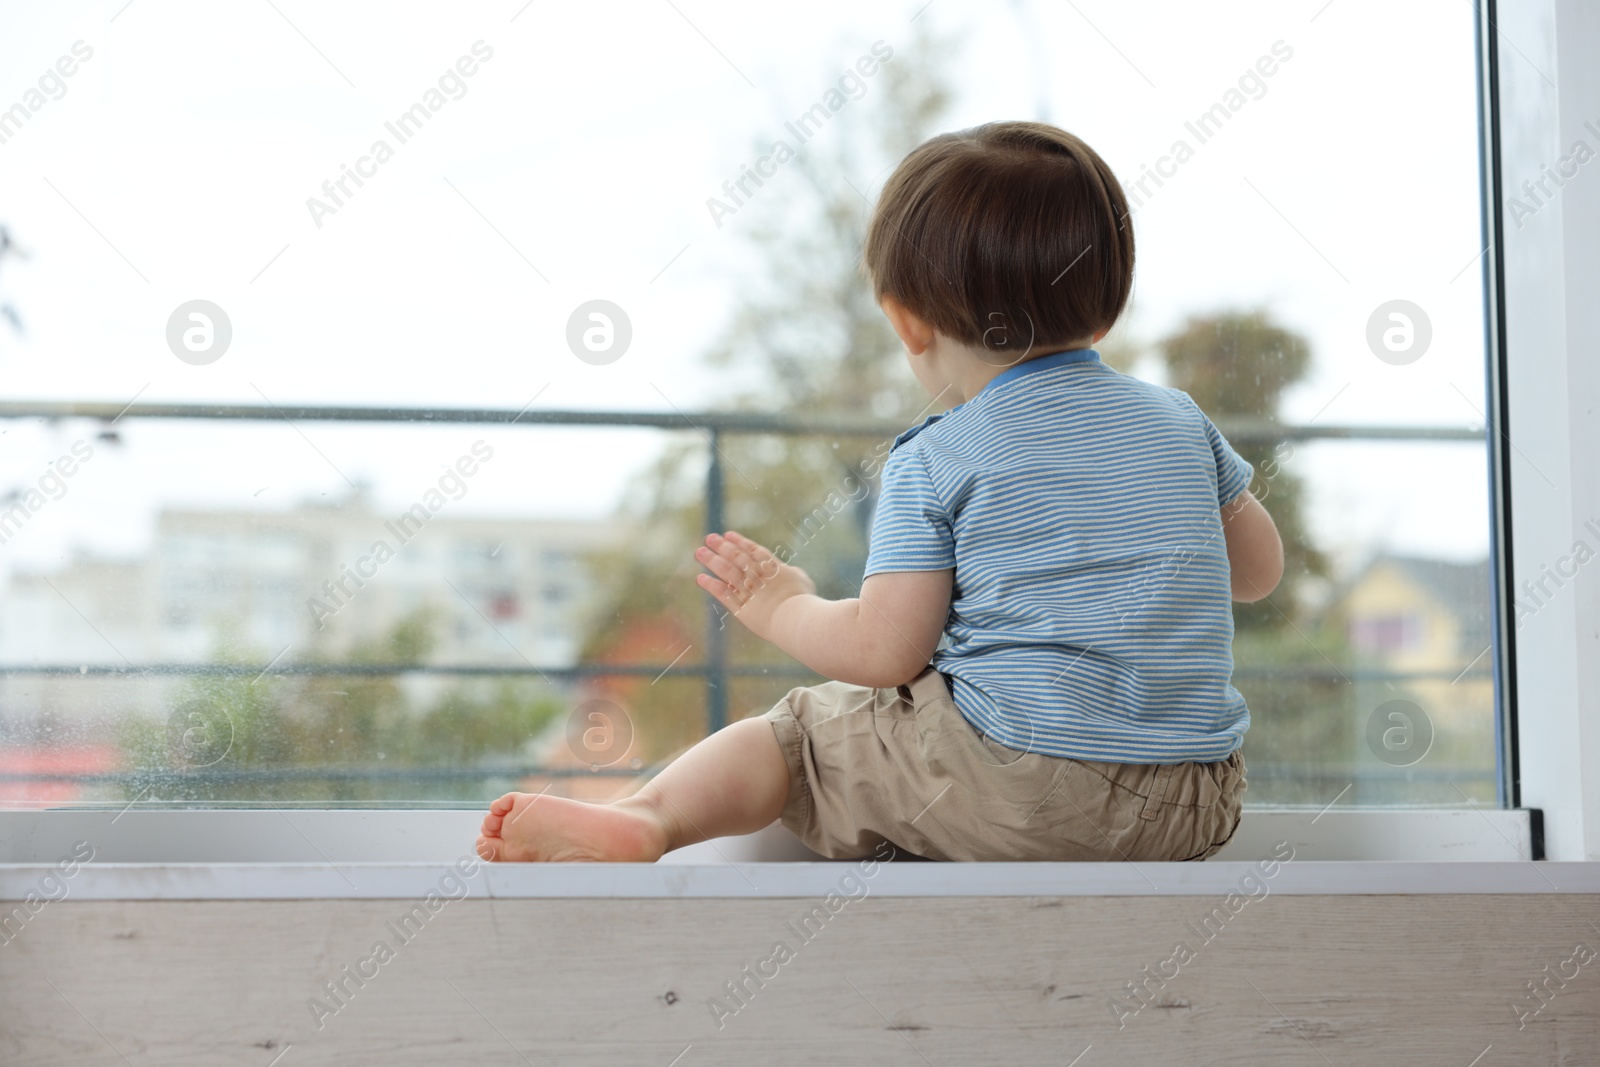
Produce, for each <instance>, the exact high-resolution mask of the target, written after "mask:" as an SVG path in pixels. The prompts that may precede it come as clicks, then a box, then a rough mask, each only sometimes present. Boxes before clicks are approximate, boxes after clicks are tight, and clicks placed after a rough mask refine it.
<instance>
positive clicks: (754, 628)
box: [695, 531, 955, 688]
mask: <svg viewBox="0 0 1600 1067" xmlns="http://www.w3.org/2000/svg"><path fill="white" fill-rule="evenodd" d="M695 558H696V559H697V560H699V562H700V563H701V564H702V565H703V566H705V567H706V568H707V569H708V570H710V571H711V574H702V575H700V576H699V578H698V580H699V583H700V587H701V588H702V589H704V590H706V591H707V592H709V593H710V594H711V595H712V596H714V597H716V598H717V601H718V602H719V603H720V604H722V606H723V607H725V608H727V609H728V610H729V611H730V612H732V613H733V614H734V617H735V618H737V619H738V620H739V621H740V622H742V623H744V624H745V625H746V626H747V627H749V628H750V631H751V632H752V633H754V634H755V635H756V636H757V637H760V638H764V639H765V640H768V641H771V642H772V643H773V644H775V645H777V646H778V647H779V648H781V649H783V651H785V652H787V653H788V654H789V655H791V656H793V657H794V658H795V659H797V660H799V661H800V662H801V663H804V664H805V665H806V666H807V667H810V668H811V669H812V670H814V671H816V672H817V673H818V674H820V675H822V676H824V677H826V678H832V679H835V680H836V681H840V682H849V683H850V684H852V685H865V686H873V687H875V688H890V687H893V686H897V685H903V684H904V683H906V682H909V681H911V679H913V678H915V677H916V676H917V674H918V673H919V672H920V671H921V670H922V669H923V668H924V667H926V666H927V665H928V661H929V660H931V659H932V658H933V652H934V649H935V648H937V647H938V645H939V636H940V635H941V634H942V633H943V632H944V624H945V620H946V619H947V618H948V616H949V614H950V592H951V584H952V582H953V580H954V575H955V572H954V571H953V570H942V571H904V572H889V573H883V574H874V575H872V576H871V577H870V578H868V579H867V580H866V582H865V583H864V584H863V585H862V586H861V595H860V596H859V597H853V598H851V599H849V600H824V599H822V598H821V597H819V596H817V595H816V587H815V586H814V585H812V583H811V579H810V577H809V576H808V575H807V574H806V572H805V571H803V570H801V569H800V568H799V567H791V566H787V565H785V564H783V563H780V562H779V561H778V559H777V557H775V556H774V555H773V554H772V553H771V552H768V551H767V550H766V549H765V548H763V547H761V546H760V545H758V544H756V543H755V542H754V541H751V540H750V539H749V538H747V537H744V536H742V535H740V534H737V533H734V532H732V531H729V532H728V535H727V536H726V537H721V536H718V535H717V534H711V535H709V536H708V537H707V538H706V544H705V547H703V548H700V549H699V550H697V551H696V552H695ZM712 575H715V577H712Z"/></svg>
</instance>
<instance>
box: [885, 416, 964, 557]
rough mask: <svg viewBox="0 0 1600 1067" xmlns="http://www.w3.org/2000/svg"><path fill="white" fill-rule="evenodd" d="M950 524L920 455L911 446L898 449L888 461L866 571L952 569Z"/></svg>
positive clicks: (953, 547) (952, 544)
mask: <svg viewBox="0 0 1600 1067" xmlns="http://www.w3.org/2000/svg"><path fill="white" fill-rule="evenodd" d="M950 526H951V523H950V513H949V512H948V511H947V510H946V509H945V506H944V503H943V502H942V501H941V500H940V499H939V495H938V494H937V493H936V492H934V488H933V480H932V479H931V478H929V477H928V468H927V467H926V466H925V465H924V464H923V462H922V457H921V456H919V455H918V454H916V453H915V452H913V451H911V450H910V449H907V448H897V449H895V450H894V451H893V452H890V453H889V460H888V462H887V463H886V464H884V468H883V485H882V488H880V489H879V492H878V508H877V511H876V512H875V513H874V514H873V516H872V542H871V547H870V548H869V549H868V551H867V568H866V573H867V575H868V576H871V575H873V574H877V573H878V572H880V571H942V570H947V569H949V568H951V567H954V566H955V565H956V551H955V538H954V537H953V536H952V535H951V532H950Z"/></svg>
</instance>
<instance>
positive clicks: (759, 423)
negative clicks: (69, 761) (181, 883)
mask: <svg viewBox="0 0 1600 1067" xmlns="http://www.w3.org/2000/svg"><path fill="white" fill-rule="evenodd" d="M68 418H84V419H97V420H100V421H103V422H105V423H106V424H108V425H111V424H115V423H117V422H120V421H122V420H124V419H199V420H206V421H211V420H221V421H256V422H279V421H283V422H288V423H290V424H291V425H292V424H294V423H295V422H383V423H408V424H414V425H450V424H461V423H476V424H484V425H506V426H510V425H520V426H528V427H535V426H574V427H600V428H645V429H658V430H678V431H684V430H687V431H692V432H695V433H698V434H699V435H700V436H702V437H703V438H704V439H705V442H706V480H705V529H706V530H707V531H708V532H709V531H718V530H722V529H724V528H725V526H726V523H725V521H724V514H723V512H724V507H723V505H724V499H725V498H724V488H725V479H724V471H723V463H724V457H723V452H722V439H723V438H724V437H725V436H729V435H775V436H790V437H837V438H851V439H879V440H885V439H890V438H893V437H894V436H896V435H898V434H899V433H901V432H902V431H903V430H904V429H905V426H904V425H903V424H901V423H898V422H888V421H884V420H871V421H847V420H839V419H829V418H811V417H803V416H795V415H784V414H772V413H765V412H753V411H702V412H683V411H672V412H660V411H564V410H560V409H550V408H545V409H532V408H524V409H523V410H521V411H516V410H513V409H510V408H411V407H352V406H343V405H316V404H283V405H276V404H208V403H133V404H127V405H118V404H114V403H102V402H95V401H18V400H13V401H0V420H4V419H34V420H58V419H68ZM1214 421H1215V422H1216V424H1217V427H1218V428H1219V429H1220V430H1221V431H1222V433H1223V434H1224V436H1226V437H1227V438H1228V440H1229V441H1231V442H1233V443H1234V444H1235V445H1261V444H1276V443H1279V442H1283V441H1391V442H1428V443H1440V442H1456V443H1468V444H1473V443H1475V444H1483V443H1484V441H1485V434H1484V431H1483V430H1481V429H1473V428H1468V427H1452V426H1407V425H1289V424H1284V423H1279V422H1276V421H1273V420H1270V419H1239V418H1234V419H1229V418H1218V419H1216V420H1214ZM706 604H707V611H706V650H707V651H706V656H705V662H704V663H701V664H686V665H660V664H644V663H637V664H612V663H587V664H576V665H572V666H566V667H557V666H551V667H541V666H527V667H515V666H509V665H508V666H479V665H466V664H458V665H436V664H371V665H369V664H360V665H350V664H294V663H290V664H285V665H281V666H274V667H272V668H271V669H272V671H273V673H275V674H286V675H295V674H299V675H375V676H396V675H403V674H419V673H420V674H433V675H457V676H475V675H480V676H515V675H540V676H543V677H546V678H549V679H561V680H567V681H575V680H579V679H582V678H589V677H607V676H610V677H615V676H624V675H626V676H639V675H647V676H650V677H658V676H660V675H663V674H667V675H671V676H675V677H685V678H704V679H705V682H706V728H707V731H708V732H711V731H715V730H718V729H720V728H721V727H722V726H724V725H726V723H727V721H728V683H729V680H730V679H732V678H737V677H792V678H796V679H804V678H814V677H815V676H814V675H813V674H812V673H811V672H809V671H807V670H805V669H804V668H800V667H783V666H747V665H735V664H730V663H729V662H728V651H727V643H726V631H725V630H724V628H723V626H722V625H719V622H718V617H717V614H716V612H715V611H714V610H713V604H712V601H711V599H710V598H709V597H708V598H706ZM267 666H268V665H265V664H263V665H260V666H250V665H241V664H223V663H150V664H141V665H134V666H131V667H118V666H89V667H85V666H83V665H80V664H62V665H38V664H0V676H13V677H22V676H67V675H73V676H88V677H105V676H121V677H139V676H148V677H154V676H166V675H245V674H250V675H252V676H254V675H258V674H260V673H262V672H263V671H264V670H265V669H266V668H267ZM1489 673H1490V672H1489V670H1488V669H1487V668H1475V667H1473V666H1472V665H1468V669H1467V670H1466V671H1464V672H1462V673H1461V674H1455V673H1453V672H1448V671H1425V672H1416V671H1413V672H1401V671H1375V670H1370V669H1359V668H1349V669H1345V670H1339V669H1337V668H1334V669H1332V670H1322V669H1302V668H1294V669H1285V668H1265V669H1261V668H1257V669H1251V668H1240V669H1239V670H1237V671H1236V672H1235V674H1236V677H1238V678H1241V679H1243V678H1251V677H1260V678H1263V679H1265V678H1303V679H1305V680H1332V679H1333V678H1335V677H1339V678H1343V679H1346V680H1349V681H1377V682H1394V681H1419V680H1431V679H1441V680H1447V681H1448V680H1454V679H1459V678H1463V677H1485V676H1487V675H1488V674H1489ZM485 770H486V769H484V768H478V769H470V770H469V769H465V768H464V769H462V770H461V771H451V770H443V771H441V770H433V769H427V768H416V774H415V775H411V774H410V772H408V771H394V770H384V771H382V772H352V773H354V776H355V777H363V778H364V777H368V776H370V774H381V775H383V776H388V777H397V776H400V777H403V776H407V775H410V776H412V777H415V776H418V775H420V776H422V777H429V776H438V775H444V776H446V777H457V776H460V775H463V774H469V773H470V774H472V775H475V776H482V775H483V774H484V773H485ZM240 773H245V774H247V775H250V776H256V775H260V774H266V775H267V776H269V777H279V778H281V777H286V776H287V777H294V776H304V775H308V774H309V775H312V776H315V777H318V778H327V777H338V778H345V777H350V776H351V774H350V773H341V772H340V771H338V770H337V769H334V768H327V769H315V768H304V769H298V768H284V769H283V770H281V771H263V772H235V771H226V772H224V771H215V772H214V773H213V774H212V775H211V776H213V777H215V776H218V775H221V776H222V777H227V778H230V779H231V778H234V777H237V776H238V775H239V774H240ZM521 773H541V774H544V773H548V774H552V775H561V774H563V773H565V771H564V770H562V769H556V768H551V769H541V768H534V769H528V768H522V769H521ZM584 773H590V772H588V771H585V772H584ZM614 773H623V774H629V775H633V774H637V773H639V772H638V771H617V772H614ZM202 776H204V774H203V773H202ZM60 777H61V776H59V775H51V774H48V773H45V774H40V775H35V774H31V773H24V774H0V781H5V780H16V779H18V778H24V779H33V780H38V779H41V778H45V779H49V780H60ZM115 777H116V776H115V775H111V776H106V775H89V776H82V777H81V780H83V781H89V780H91V779H93V780H96V781H98V780H100V779H102V778H105V779H108V780H109V779H111V778H115ZM73 780H75V781H77V780H80V777H78V776H74V778H73ZM219 780H220V779H219Z"/></svg>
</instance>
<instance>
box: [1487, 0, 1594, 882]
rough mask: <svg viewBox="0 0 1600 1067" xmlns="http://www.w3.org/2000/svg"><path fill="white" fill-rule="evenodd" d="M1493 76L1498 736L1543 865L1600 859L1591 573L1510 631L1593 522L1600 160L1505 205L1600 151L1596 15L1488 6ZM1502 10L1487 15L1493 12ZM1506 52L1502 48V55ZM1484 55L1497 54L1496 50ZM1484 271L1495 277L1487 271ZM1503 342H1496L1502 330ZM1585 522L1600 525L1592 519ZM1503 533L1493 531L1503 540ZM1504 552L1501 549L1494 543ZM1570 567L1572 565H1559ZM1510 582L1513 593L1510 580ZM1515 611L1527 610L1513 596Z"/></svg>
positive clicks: (1576, 5) (1550, 3)
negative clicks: (1504, 492)
mask: <svg viewBox="0 0 1600 1067" xmlns="http://www.w3.org/2000/svg"><path fill="white" fill-rule="evenodd" d="M1486 8H1487V16H1488V19H1492V20H1493V24H1492V25H1487V21H1488V20H1487V19H1486V40H1485V43H1486V45H1491V46H1492V45H1499V46H1500V47H1498V49H1497V51H1498V61H1497V62H1495V63H1493V64H1492V65H1490V66H1488V67H1487V68H1486V69H1487V70H1489V72H1490V74H1491V76H1492V77H1494V78H1496V79H1497V84H1495V85H1492V86H1491V89H1493V90H1495V92H1494V93H1493V103H1494V104H1495V105H1496V106H1495V107H1493V108H1491V109H1490V110H1489V115H1488V117H1489V118H1490V120H1491V122H1492V125H1491V127H1490V128H1489V130H1488V133H1489V134H1490V136H1489V137H1488V138H1487V143H1488V144H1489V145H1490V147H1491V149H1492V150H1493V151H1492V153H1491V156H1492V157H1493V156H1498V159H1497V160H1495V159H1494V158H1491V163H1496V162H1497V163H1498V166H1497V167H1492V168H1491V170H1492V171H1494V170H1497V172H1498V174H1499V176H1500V181H1499V183H1498V187H1494V186H1491V187H1490V188H1489V189H1487V190H1486V196H1485V201H1486V204H1487V205H1489V206H1490V208H1491V211H1490V215H1491V218H1492V219H1493V220H1494V221H1495V223H1496V224H1497V225H1498V227H1499V230H1500V233H1501V234H1502V235H1503V239H1502V240H1500V241H1496V242H1492V243H1491V247H1490V250H1489V251H1490V254H1491V255H1494V256H1495V260H1494V261H1492V262H1491V268H1493V267H1495V266H1498V268H1499V270H1500V272H1501V279H1502V284H1501V286H1500V287H1499V293H1498V297H1499V299H1498V300H1495V299H1493V297H1494V296H1495V295H1496V294H1495V289H1494V287H1492V286H1491V288H1490V295H1491V301H1490V307H1489V328H1490V336H1491V340H1492V341H1493V343H1494V344H1495V345H1496V347H1499V346H1503V352H1504V359H1503V360H1502V361H1501V366H1502V368H1503V370H1502V375H1501V380H1500V381H1499V382H1498V383H1495V387H1496V388H1497V389H1499V390H1502V402H1503V403H1504V404H1505V417H1506V422H1505V423H1504V427H1503V428H1504V430H1505V431H1506V432H1505V433H1504V434H1502V435H1501V437H1500V439H1499V441H1497V442H1496V446H1497V448H1498V450H1499V452H1500V453H1501V454H1500V456H1499V457H1498V458H1499V461H1500V462H1502V463H1504V464H1505V465H1506V469H1507V470H1508V474H1509V476H1508V477H1506V478H1504V480H1503V482H1502V484H1503V485H1507V486H1508V487H1509V490H1510V493H1509V501H1508V502H1509V509H1508V511H1509V520H1510V534H1511V536H1510V537H1509V549H1510V550H1509V552H1502V553H1499V554H1498V555H1499V558H1500V561H1501V564H1502V571H1503V570H1504V568H1505V566H1507V565H1508V566H1509V571H1510V575H1509V579H1510V580H1509V581H1506V582H1505V583H1504V584H1503V585H1502V586H1501V597H1502V600H1501V602H1500V604H1498V605H1497V607H1498V609H1499V610H1498V614H1499V615H1500V617H1501V620H1502V623H1501V624H1502V626H1504V627H1506V628H1507V629H1508V630H1509V632H1510V642H1509V644H1510V652H1511V658H1510V664H1511V668H1512V674H1511V676H1510V678H1511V684H1512V693H1511V696H1512V698H1513V699H1512V700H1511V701H1510V702H1509V706H1510V707H1512V708H1514V709H1516V710H1515V714H1514V715H1513V716H1512V722H1511V724H1510V725H1511V727H1512V729H1511V731H1510V733H1509V740H1510V741H1511V742H1512V744H1513V745H1514V748H1513V749H1512V750H1511V755H1512V756H1513V758H1514V759H1515V760H1516V765H1517V767H1518V770H1519V772H1520V775H1519V777H1520V781H1519V782H1517V783H1514V786H1515V788H1514V789H1513V792H1512V798H1513V799H1512V802H1513V803H1514V804H1518V805H1521V806H1525V807H1529V808H1535V809H1538V810H1540V811H1541V812H1542V814H1543V824H1544V848H1545V855H1546V856H1547V857H1548V858H1550V859H1554V860H1585V859H1587V860H1594V859H1600V565H1593V564H1591V565H1588V566H1584V567H1579V568H1578V571H1577V575H1576V577H1574V578H1572V579H1570V580H1567V581H1566V584H1565V586H1564V588H1561V589H1559V590H1558V591H1557V592H1556V595H1554V596H1551V597H1549V598H1548V599H1545V600H1544V603H1543V604H1542V606H1540V607H1539V608H1538V609H1537V610H1536V611H1535V612H1533V613H1532V614H1531V615H1526V614H1525V617H1524V618H1523V619H1522V623H1521V625H1520V626H1517V625H1515V618H1514V616H1515V614H1516V610H1515V605H1514V602H1513V600H1512V597H1513V596H1520V595H1522V594H1521V591H1520V590H1519V589H1516V588H1515V586H1520V584H1521V582H1522V581H1524V580H1526V579H1527V578H1528V577H1537V576H1539V575H1540V574H1541V573H1542V568H1543V567H1546V566H1554V565H1556V564H1557V563H1558V562H1559V561H1561V560H1562V559H1564V558H1571V557H1572V555H1573V546H1574V542H1575V541H1577V540H1579V539H1580V538H1581V539H1583V540H1584V541H1585V542H1586V543H1587V544H1589V545H1590V547H1591V548H1596V549H1600V539H1597V538H1596V536H1595V535H1594V534H1593V533H1592V532H1588V531H1585V530H1584V529H1583V525H1584V522H1585V520H1587V519H1589V518H1593V517H1600V408H1597V405H1600V166H1597V165H1595V164H1589V165H1588V166H1587V167H1585V168H1584V169H1583V170H1580V171H1579V172H1578V174H1577V175H1576V176H1575V177H1573V178H1572V179H1571V180H1569V181H1567V182H1566V183H1565V184H1564V185H1563V186H1561V187H1560V189H1559V192H1558V193H1557V195H1556V196H1554V197H1553V198H1550V199H1548V200H1547V201H1546V202H1545V203H1544V204H1543V205H1542V206H1541V207H1540V208H1539V210H1538V211H1537V212H1536V213H1535V214H1533V215H1532V216H1531V217H1524V218H1522V219H1521V220H1520V222H1521V225H1520V226H1519V225H1516V224H1515V223H1513V221H1512V220H1511V219H1510V218H1509V217H1508V207H1507V205H1508V201H1507V199H1506V198H1507V197H1508V196H1511V195H1520V187H1521V183H1522V182H1523V181H1525V180H1528V179H1537V178H1538V177H1539V176H1540V175H1541V173H1542V171H1541V168H1542V167H1549V168H1551V169H1552V170H1554V169H1555V168H1556V167H1557V166H1558V161H1559V160H1560V159H1561V157H1562V156H1564V155H1566V154H1567V152H1568V149H1570V147H1571V146H1572V145H1573V143H1574V142H1575V141H1577V140H1579V139H1583V140H1586V141H1587V142H1588V144H1589V146H1590V148H1591V149H1597V150H1600V137H1597V135H1596V133H1595V132H1592V131H1590V130H1587V129H1585V128H1584V123H1585V122H1586V121H1591V122H1594V123H1595V125H1596V126H1600V70H1597V69H1596V67H1595V64H1594V56H1595V55H1597V54H1600V6H1597V5H1595V4H1594V3H1592V2H1590V0H1508V2H1501V3H1499V4H1487V5H1486ZM1496 9H1498V10H1496ZM1507 44H1510V45H1511V46H1510V47H1506V45H1507ZM1491 54H1493V53H1491ZM1491 277H1492V275H1491ZM1497 335H1498V336H1497ZM1596 525H1600V522H1597V523H1596ZM1505 532H1506V531H1502V534H1504V533H1505ZM1502 544H1504V542H1502ZM1567 569H1571V568H1570V565H1569V566H1568V568H1567ZM1513 583H1515V586H1514V585H1513ZM1524 602H1526V600H1524Z"/></svg>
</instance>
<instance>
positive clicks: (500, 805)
mask: <svg viewBox="0 0 1600 1067" xmlns="http://www.w3.org/2000/svg"><path fill="white" fill-rule="evenodd" d="M516 803H517V794H515V793H507V794H506V795H505V796H503V797H500V798H499V799H497V800H495V801H494V802H493V803H491V804H490V805H489V814H490V815H502V816H503V815H505V814H506V813H507V812H509V811H510V810H511V809H512V808H513V807H515V806H516Z"/></svg>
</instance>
